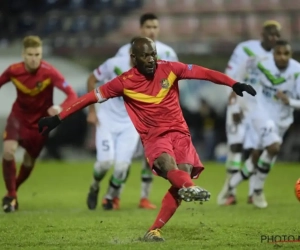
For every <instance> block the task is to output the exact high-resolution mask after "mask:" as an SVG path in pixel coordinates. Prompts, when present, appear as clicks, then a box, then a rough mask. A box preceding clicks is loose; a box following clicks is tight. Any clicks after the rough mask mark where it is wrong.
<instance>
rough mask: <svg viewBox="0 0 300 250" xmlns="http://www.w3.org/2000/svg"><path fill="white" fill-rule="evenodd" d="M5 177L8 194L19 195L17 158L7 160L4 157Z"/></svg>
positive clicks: (3, 168)
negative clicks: (17, 188)
mask: <svg viewBox="0 0 300 250" xmlns="http://www.w3.org/2000/svg"><path fill="white" fill-rule="evenodd" d="M2 171H3V179H4V182H5V186H6V190H7V196H10V197H17V192H16V191H17V190H16V172H17V170H16V163H15V160H12V161H7V160H4V159H2Z"/></svg>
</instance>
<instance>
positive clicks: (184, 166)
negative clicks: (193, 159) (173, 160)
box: [177, 164, 193, 174]
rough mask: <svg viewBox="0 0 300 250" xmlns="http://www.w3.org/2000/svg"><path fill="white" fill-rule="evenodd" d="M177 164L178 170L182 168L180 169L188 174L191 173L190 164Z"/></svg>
mask: <svg viewBox="0 0 300 250" xmlns="http://www.w3.org/2000/svg"><path fill="white" fill-rule="evenodd" d="M177 166H178V169H179V170H182V171H184V172H187V173H189V174H191V173H192V170H193V166H192V165H190V164H178V165H177Z"/></svg>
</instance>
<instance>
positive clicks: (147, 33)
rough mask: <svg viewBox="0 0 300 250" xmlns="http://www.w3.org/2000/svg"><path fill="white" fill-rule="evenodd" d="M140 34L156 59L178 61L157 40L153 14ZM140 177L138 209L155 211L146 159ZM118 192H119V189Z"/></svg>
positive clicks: (145, 17)
mask: <svg viewBox="0 0 300 250" xmlns="http://www.w3.org/2000/svg"><path fill="white" fill-rule="evenodd" d="M140 33H141V36H144V37H149V38H150V39H152V40H153V41H155V45H156V49H157V57H158V59H160V60H166V61H174V62H177V61H178V57H177V54H176V52H175V51H174V50H173V49H172V48H171V47H170V46H168V45H167V44H164V43H162V42H160V41H158V40H157V38H158V36H159V20H158V17H157V16H156V15H154V14H153V13H146V14H143V15H142V16H141V17H140ZM130 47H131V44H129V43H128V44H125V45H124V46H122V47H121V48H120V49H119V50H118V52H117V54H116V56H126V55H128V51H129V49H130ZM141 177H142V178H141V181H142V182H141V200H140V204H139V207H140V208H144V209H155V208H156V206H155V205H154V204H152V203H151V202H150V201H149V194H150V189H151V185H152V181H153V174H152V172H151V168H150V167H149V164H148V163H147V160H146V158H143V162H142V176H141ZM119 191H120V192H121V189H120V190H119Z"/></svg>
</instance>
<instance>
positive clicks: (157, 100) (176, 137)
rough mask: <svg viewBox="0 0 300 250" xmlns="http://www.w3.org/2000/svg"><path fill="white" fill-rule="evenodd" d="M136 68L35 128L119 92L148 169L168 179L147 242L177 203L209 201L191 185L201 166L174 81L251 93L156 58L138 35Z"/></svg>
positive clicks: (47, 127)
mask: <svg viewBox="0 0 300 250" xmlns="http://www.w3.org/2000/svg"><path fill="white" fill-rule="evenodd" d="M131 57H132V61H133V65H134V67H133V68H132V69H130V70H129V71H127V72H125V73H123V74H122V75H121V76H119V77H117V78H115V79H113V80H111V81H110V82H108V83H106V84H104V85H102V86H101V87H99V88H96V89H95V90H94V91H91V92H89V93H88V94H86V95H84V96H82V97H81V98H79V99H78V100H77V101H76V102H74V103H73V104H72V105H71V106H70V107H69V108H68V109H65V110H63V111H62V112H61V113H60V114H59V115H57V116H55V117H45V118H43V119H41V120H40V121H39V131H40V132H41V133H42V134H47V133H48V132H49V131H51V130H52V129H54V128H55V127H57V126H58V125H59V124H60V123H61V122H62V121H63V120H64V119H65V118H66V117H68V116H69V115H71V114H73V113H75V112H76V111H78V110H80V109H82V108H84V107H86V106H88V105H90V104H94V103H97V102H99V103H101V102H104V101H106V100H107V99H109V98H114V97H119V96H123V98H124V101H125V107H126V109H127V112H128V114H129V116H130V118H131V120H132V122H133V124H134V126H135V128H136V130H137V131H138V133H139V135H140V137H141V140H142V143H143V146H144V149H145V155H146V157H147V160H148V163H149V165H150V167H151V169H152V171H153V172H154V173H155V174H156V175H159V176H161V177H163V178H165V179H167V180H168V181H169V182H170V183H171V187H170V189H169V190H168V191H167V193H166V195H165V197H164V198H163V201H162V207H161V209H160V211H159V214H158V216H157V218H156V220H155V222H154V224H153V225H152V226H151V227H150V228H149V230H148V231H147V233H146V234H145V235H144V240H145V241H163V240H164V239H163V238H162V236H161V234H160V229H161V228H162V227H163V226H164V225H165V224H166V223H167V222H168V221H169V219H170V218H171V217H172V216H173V214H174V213H175V211H176V209H177V208H178V206H179V205H180V203H181V201H182V200H183V201H187V202H190V201H208V200H209V199H210V193H209V192H208V191H206V190H205V189H203V188H201V187H198V186H195V184H194V183H193V181H192V179H197V178H198V177H199V175H200V173H201V172H202V170H203V169H204V168H203V165H202V163H201V161H200V159H199V156H198V154H197V152H196V150H195V148H194V146H193V145H192V141H191V136H190V132H189V129H188V126H187V124H186V122H185V120H184V118H183V115H182V111H181V108H180V105H179V86H178V80H181V79H199V80H207V81H212V82H215V83H217V84H223V85H227V86H230V87H232V88H233V90H234V91H235V92H236V93H237V94H238V95H240V96H242V95H243V91H246V92H248V93H250V94H251V95H255V94H256V92H255V90H254V89H253V88H252V87H251V86H250V85H247V84H243V83H238V82H236V81H235V80H233V79H231V78H229V77H228V76H226V75H225V74H222V73H220V72H217V71H213V70H209V69H207V68H203V67H200V66H197V65H191V64H190V65H187V64H183V63H180V62H168V61H161V60H159V61H157V58H156V48H155V43H154V42H153V41H152V40H151V39H149V38H137V39H136V40H135V41H134V42H133V45H132V54H131Z"/></svg>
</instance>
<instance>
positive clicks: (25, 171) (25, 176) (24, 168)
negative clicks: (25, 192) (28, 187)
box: [16, 164, 33, 190]
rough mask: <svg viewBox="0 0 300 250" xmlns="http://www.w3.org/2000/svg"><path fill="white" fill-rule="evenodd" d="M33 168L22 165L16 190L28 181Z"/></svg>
mask: <svg viewBox="0 0 300 250" xmlns="http://www.w3.org/2000/svg"><path fill="white" fill-rule="evenodd" d="M32 169H33V167H27V166H24V164H22V165H21V168H20V171H19V174H18V177H17V181H16V189H17V190H18V188H19V186H20V185H21V184H22V183H23V182H24V181H26V180H27V179H28V177H29V175H30V173H31V171H32Z"/></svg>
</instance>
